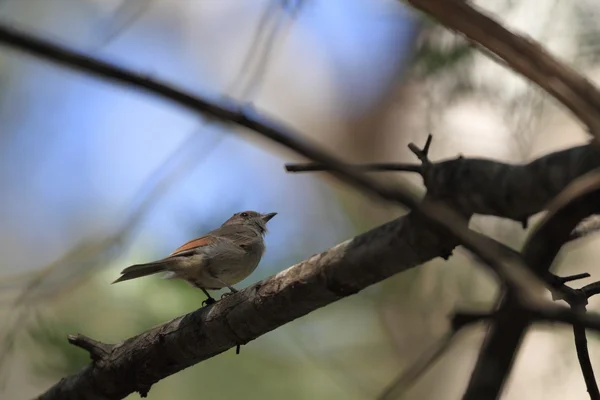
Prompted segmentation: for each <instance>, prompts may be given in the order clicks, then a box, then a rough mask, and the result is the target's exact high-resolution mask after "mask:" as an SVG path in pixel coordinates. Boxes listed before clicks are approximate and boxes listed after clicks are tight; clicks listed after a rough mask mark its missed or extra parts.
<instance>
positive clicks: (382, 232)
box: [39, 214, 456, 400]
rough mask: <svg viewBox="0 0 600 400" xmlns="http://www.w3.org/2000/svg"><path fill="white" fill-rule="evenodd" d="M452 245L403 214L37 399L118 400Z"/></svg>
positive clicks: (128, 345)
mask: <svg viewBox="0 0 600 400" xmlns="http://www.w3.org/2000/svg"><path fill="white" fill-rule="evenodd" d="M455 244H456V242H454V241H453V240H452V239H451V238H449V237H444V236H442V235H438V234H436V233H433V232H432V231H431V230H430V229H429V228H428V226H427V225H426V224H423V221H422V219H421V218H419V217H417V216H416V215H415V214H408V215H406V216H404V217H401V218H399V219H397V220H395V221H391V222H389V223H387V224H384V225H382V226H380V227H377V228H375V229H373V230H371V231H369V232H366V233H364V234H362V235H359V236H357V237H356V238H354V239H352V240H349V241H346V242H344V243H341V244H339V245H337V246H335V247H333V248H332V249H330V250H328V251H326V252H324V253H321V254H318V255H315V256H313V257H311V258H310V259H308V260H306V261H303V262H301V263H299V264H297V265H295V266H293V267H290V268H288V269H287V270H285V271H282V272H280V273H278V274H277V275H274V276H273V277H271V278H269V279H266V280H264V281H262V282H259V283H257V284H255V285H253V286H251V287H248V288H246V289H244V290H241V291H240V292H239V293H236V294H235V295H232V296H229V297H227V298H225V299H223V300H221V301H219V302H217V303H216V304H214V305H212V306H209V307H205V308H201V309H199V310H197V311H194V312H192V313H190V314H187V315H185V316H182V317H179V318H176V319H174V320H172V321H171V322H168V323H166V324H164V325H161V326H158V327H156V328H154V329H152V330H150V331H148V332H145V333H142V334H141V335H138V336H136V337H133V338H131V339H128V340H126V341H125V342H123V343H120V344H116V345H114V346H113V347H112V348H111V350H110V354H108V355H107V356H104V357H103V358H102V362H101V363H98V362H93V363H92V364H91V365H89V366H88V367H86V368H85V369H84V370H82V371H81V372H79V373H78V374H76V375H73V376H71V377H68V378H65V379H63V380H61V381H60V382H58V383H57V384H56V385H55V386H54V387H52V388H51V389H50V390H48V391H47V392H46V393H45V394H43V395H42V396H40V397H39V399H44V400H50V399H61V400H70V399H73V400H75V399H77V400H86V399H94V400H100V399H121V398H123V397H125V396H126V395H128V394H129V393H132V392H136V391H137V392H141V393H146V392H147V391H148V390H149V388H150V387H151V386H152V385H153V384H154V383H156V382H157V381H159V380H161V379H163V378H165V377H167V376H169V375H171V374H174V373H176V372H178V371H180V370H182V369H184V368H187V367H189V366H191V365H193V364H196V363H198V362H200V361H202V360H205V359H207V358H210V357H213V356H215V355H217V354H219V353H222V352H224V351H226V350H227V349H230V348H232V347H235V346H236V345H237V344H245V343H248V342H249V341H251V340H253V339H255V338H257V337H259V336H261V335H263V334H265V333H267V332H269V331H271V330H273V329H275V328H277V327H279V326H281V325H283V324H285V323H286V322H289V321H292V320H294V319H296V318H299V317H301V316H303V315H306V314H308V313H309V312H311V311H313V310H315V309H318V308H320V307H323V306H325V305H327V304H330V303H332V302H334V301H336V300H339V299H341V298H343V297H345V296H349V295H351V294H354V293H356V292H358V291H360V290H361V289H363V288H365V287H366V286H368V285H370V284H373V283H375V282H379V281H381V280H383V279H386V278H387V277H389V276H391V275H393V274H395V273H397V272H400V271H403V270H406V269H408V268H411V267H414V266H417V265H420V264H422V263H424V262H426V261H428V260H430V259H432V258H434V257H436V256H438V255H440V254H444V253H446V252H447V251H448V249H451V248H453V247H454V245H455ZM82 347H83V346H82ZM86 347H89V346H86ZM91 347H93V348H97V347H98V345H97V343H95V345H94V346H91ZM94 353H98V352H97V351H94Z"/></svg>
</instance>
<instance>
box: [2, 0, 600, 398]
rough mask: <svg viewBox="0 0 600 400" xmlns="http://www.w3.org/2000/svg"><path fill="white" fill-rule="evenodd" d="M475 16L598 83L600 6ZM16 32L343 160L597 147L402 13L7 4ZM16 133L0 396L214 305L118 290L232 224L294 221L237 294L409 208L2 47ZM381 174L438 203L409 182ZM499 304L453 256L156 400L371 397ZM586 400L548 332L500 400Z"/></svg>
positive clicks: (455, 382)
mask: <svg viewBox="0 0 600 400" xmlns="http://www.w3.org/2000/svg"><path fill="white" fill-rule="evenodd" d="M475 3H476V4H478V5H480V6H481V7H483V8H484V9H486V10H487V11H488V12H490V13H492V14H494V15H495V16H496V17H497V18H499V19H500V20H502V21H503V22H505V23H506V24H507V25H508V26H510V27H511V28H512V29H515V30H517V31H519V32H521V33H525V34H527V35H529V36H532V37H534V38H535V39H537V40H538V41H540V42H542V43H543V44H544V45H545V46H546V47H547V48H548V49H549V50H550V51H551V52H552V53H553V54H554V55H555V56H557V57H559V58H560V59H562V60H563V61H565V62H567V63H568V64H569V65H571V66H573V67H574V68H576V69H577V70H578V71H580V72H581V73H583V74H585V75H587V76H588V77H589V78H590V79H593V80H595V81H600V68H599V61H600V27H599V26H598V24H597V21H598V18H600V3H598V2H597V1H595V0H587V1H585V0H579V1H577V2H573V1H569V0H537V1H536V2H531V1H526V0H485V1H484V0H481V1H476V2H475ZM0 21H1V22H0V23H3V24H7V25H11V26H15V27H18V28H20V29H26V30H28V31H30V32H32V33H35V34H38V35H40V36H43V37H45V38H48V39H51V40H54V41H56V42H58V43H62V44H64V45H66V46H68V47H71V48H75V49H78V50H80V51H82V52H85V53H86V54H89V55H92V56H95V57H98V58H101V59H103V60H107V61H110V62H113V63H115V64H118V65H121V66H124V67H127V68H130V69H131V70H133V71H136V72H139V73H142V74H144V75H147V76H150V77H153V78H160V79H161V80H164V81H167V82H171V83H172V84H173V85H175V86H177V87H182V88H186V89H187V90H189V91H191V92H193V93H196V94H198V95H201V96H204V97H206V98H209V99H215V100H221V99H224V98H226V99H227V98H228V99H235V100H238V101H241V102H244V103H251V104H252V105H253V106H254V107H255V108H256V109H257V110H259V111H260V112H263V113H265V114H266V115H268V116H270V117H272V118H274V119H275V120H278V121H281V122H283V123H285V124H286V125H288V126H290V127H292V128H293V129H295V130H296V131H297V132H298V134H301V135H303V136H305V137H307V138H309V139H310V140H312V141H313V142H316V143H318V144H319V145H321V146H322V147H323V148H325V149H328V150H331V151H332V152H334V153H335V154H336V155H337V156H339V157H342V158H343V159H345V160H348V161H354V162H367V161H405V162H414V161H416V160H414V158H413V157H411V153H410V152H409V151H408V149H407V147H406V145H407V144H408V143H409V142H411V141H414V142H416V143H417V144H422V143H424V141H425V138H426V137H427V134H429V133H432V134H433V135H434V141H433V145H432V150H431V157H432V159H434V160H439V159H443V158H447V157H455V156H456V155H457V154H463V155H465V156H482V157H487V158H492V159H498V160H503V161H510V162H527V161H529V160H531V159H533V158H536V157H538V156H540V155H543V154H546V153H548V152H550V151H554V150H557V149H562V148H566V147H569V146H572V145H576V144H580V143H583V142H584V141H585V140H586V135H585V133H584V131H583V130H582V127H581V125H580V124H579V123H578V122H577V121H575V120H574V119H573V118H572V116H571V115H569V114H567V113H565V112H564V110H562V109H561V108H560V107H557V106H556V103H555V102H554V101H553V100H551V99H549V98H548V96H546V95H544V94H543V93H541V92H540V90H538V89H537V88H536V87H533V86H532V85H531V84H529V83H528V82H526V81H525V80H523V79H521V78H519V77H517V76H515V74H513V73H512V72H510V71H508V70H507V69H505V68H504V67H502V66H500V65H498V64H496V63H494V62H493V61H491V60H490V59H488V58H487V57H486V56H484V55H482V54H481V53H480V52H479V51H478V50H477V49H474V48H473V47H471V46H469V44H468V43H467V42H465V41H464V40H463V39H462V38H461V37H459V36H456V35H454V34H452V33H450V32H448V31H446V30H444V29H442V28H441V27H439V26H437V25H436V24H435V23H434V22H433V21H431V20H430V19H428V18H425V17H423V16H422V15H420V14H418V13H415V12H414V11H412V10H411V9H409V8H408V7H407V6H405V5H404V4H403V3H401V2H399V1H396V0H295V1H293V0H287V1H286V0H251V1H240V0H79V1H75V0H2V1H0ZM0 121H1V125H0V126H1V128H0V143H1V144H0V193H1V201H0V239H1V240H0V274H1V276H2V279H1V280H0V301H1V303H0V318H1V321H3V323H2V324H1V325H0V340H1V342H0V397H1V398H3V399H17V400H18V399H28V398H31V397H34V396H36V395H38V394H39V393H41V392H42V391H43V390H45V389H46V388H48V387H49V386H50V385H52V384H53V383H54V382H56V381H57V380H58V379H60V378H61V377H63V376H64V375H66V374H71V373H73V372H75V371H77V370H78V369H80V368H81V367H82V366H84V365H86V364H87V363H88V361H89V359H88V355H87V353H85V352H84V351H82V350H80V349H78V348H75V347H73V346H70V345H69V344H68V343H67V341H66V335H67V334H69V333H82V334H85V335H88V336H91V337H93V338H95V339H97V340H101V341H103V342H113V343H114V342H118V341H121V340H123V339H125V338H127V337H130V336H133V335H135V334H138V333H140V332H142V331H144V330H146V329H148V328H150V327H152V326H155V325H158V324H161V323H163V322H165V321H168V320H170V319H172V318H174V317H176V316H179V315H181V314H183V313H187V312H190V311H192V310H194V309H196V308H198V307H199V306H200V303H201V302H202V300H204V296H203V295H202V293H201V292H199V291H198V290H195V289H193V288H191V287H189V286H188V285H187V284H185V283H183V282H176V281H165V280H161V279H160V278H158V277H149V278H146V279H140V280H134V281H130V282H127V283H123V284H120V285H115V286H111V285H110V282H112V281H113V280H114V279H115V278H116V277H117V276H118V273H119V271H120V270H121V269H123V268H124V267H126V266H128V265H130V264H133V263H139V262H144V261H148V260H152V259H157V258H161V257H163V256H165V255H167V254H169V253H170V252H171V251H173V250H174V249H175V248H177V247H178V246H179V245H180V244H182V243H183V242H185V241H187V240H189V239H191V238H193V237H196V236H198V235H200V234H202V233H204V232H206V231H208V230H210V229H214V228H215V227H217V226H218V225H220V224H221V223H222V222H223V221H224V220H225V219H227V218H228V217H229V216H230V215H231V214H233V213H235V212H238V211H242V210H246V209H255V210H258V211H262V212H272V211H276V212H278V213H279V214H278V216H277V217H276V218H274V219H273V220H272V221H271V222H270V232H269V233H268V235H267V237H266V241H267V248H268V250H267V253H266V255H265V257H264V258H263V261H262V263H261V266H260V267H259V269H258V270H257V271H256V272H255V273H254V274H253V275H252V276H251V277H250V278H248V279H247V280H246V281H244V282H242V283H240V284H239V285H238V287H239V288H241V287H245V286H248V285H250V284H252V283H254V282H256V281H258V280H260V279H263V278H265V277H268V276H270V275H272V274H274V273H276V272H278V271H281V270H283V269H285V268H287V267H288V266H290V265H293V264H295V263H297V262H299V261H301V260H303V259H305V258H308V257H309V256H311V255H313V254H315V253H319V252H321V251H324V250H326V249H328V248H329V247H331V246H333V245H335V244H337V243H339V242H341V241H343V240H345V239H347V238H350V237H352V236H354V235H356V234H358V233H360V232H363V231H365V230H367V229H370V228H372V227H374V226H376V225H378V224H380V223H383V222H385V221H388V220H390V219H392V218H395V217H397V216H399V215H402V214H403V213H405V212H406V211H405V210H403V209H401V208H397V207H392V206H390V205H388V204H385V203H383V202H381V201H378V200H376V199H373V198H371V197H368V196H365V195H363V194H361V193H358V192H357V191H355V190H353V189H349V188H348V187H346V186H344V185H342V184H340V183H339V182H337V181H335V180H334V179H332V178H330V177H329V176H327V175H326V174H324V173H318V174H295V175H294V174H287V173H285V171H284V169H283V164H284V163H285V162H291V161H302V160H300V159H299V158H297V157H296V156H295V155H294V154H292V153H291V152H289V151H287V150H285V149H282V148H281V147H279V146H275V145H273V144H271V143H269V142H268V141H266V140H264V139H262V138H260V137H258V136H256V135H254V134H253V133H252V132H247V131H243V130H239V129H237V128H234V127H232V126H228V125H224V124H220V123H216V122H215V121H212V120H206V119H203V118H200V117H199V116H197V115H193V114H191V113H189V112H187V111H186V110H182V109H179V108H178V107H174V106H173V105H171V104H169V103H167V102H165V101H162V100H157V99H156V98H154V97H152V96H149V95H147V94H145V93H139V92H135V91H132V90H130V89H127V88H123V87H120V86H118V85H114V84H112V83H107V82H104V81H100V80H97V79H95V78H92V77H88V76H85V75H84V74H81V73H79V72H75V71H72V70H68V69H64V68H60V67H57V66H54V65H51V64H47V63H45V62H42V61H39V60H36V59H35V58H33V57H30V56H26V55H23V54H21V53H18V52H15V51H13V50H9V49H7V48H2V49H1V51H0ZM377 178H378V179H381V180H384V181H388V182H391V183H393V182H395V181H400V180H402V182H404V183H406V182H410V184H411V185H413V186H412V187H413V189H414V190H415V191H420V192H423V189H422V183H421V181H420V179H419V178H418V177H415V176H407V175H406V174H388V173H385V174H377ZM472 227H473V228H474V229H477V230H479V231H482V232H484V233H486V234H489V235H491V236H493V237H495V238H497V239H499V240H502V241H503V242H504V243H506V244H509V245H510V246H513V247H515V248H520V246H521V244H522V242H523V239H524V238H525V235H526V232H524V231H523V230H522V229H521V227H520V226H519V225H518V224H517V223H514V222H509V221H502V220H500V219H497V218H491V217H476V218H474V219H473V222H472ZM596 240H597V239H596V238H594V237H590V238H586V239H584V240H581V241H579V242H577V243H575V244H573V245H570V246H569V248H568V250H569V251H568V252H565V254H564V255H563V256H562V257H561V260H560V265H559V266H558V267H557V270H558V271H559V272H560V273H568V272H584V271H587V272H590V273H592V275H595V276H596V277H597V276H598V275H597V274H598V273H599V272H600V271H599V270H598V268H597V265H596V264H595V260H596V259H597V257H598V256H600V254H599V250H598V249H597V247H598V246H595V244H596V243H597V242H596ZM494 294H495V284H494V282H493V281H492V280H491V279H490V277H489V276H488V275H487V274H486V273H485V272H483V271H482V269H481V268H479V267H478V266H477V265H475V264H474V262H473V261H472V259H471V258H470V257H469V256H468V254H467V253H466V252H465V251H463V250H457V251H456V252H455V255H454V256H453V257H452V258H451V259H450V260H449V261H448V262H444V261H442V260H434V261H432V262H430V263H428V264H426V265H423V266H420V267H418V268H415V269H413V270H411V271H408V272H405V273H403V274H400V275H398V276H395V277H393V278H391V279H388V280H387V281H385V282H382V283H380V284H378V285H375V286H373V287H370V288H368V289H367V290H364V291H363V292H361V293H359V294H357V295H355V296H352V297H350V298H347V299H345V300H342V301H339V302H337V303H335V304H333V305H331V306H328V307H326V308H323V309H320V310H318V311H316V312H313V313H311V314H310V315H308V316H306V317H304V318H301V319H299V320H296V321H294V322H292V323H290V324H287V325H285V326H283V327H281V328H279V329H277V330H276V331H274V332H271V333H269V334H267V335H264V336H262V337H260V338H259V339H257V340H255V341H253V342H251V343H249V344H248V345H247V346H244V347H243V348H242V352H241V355H239V356H236V355H235V354H234V352H233V351H228V352H226V353H225V354H222V355H219V356H217V357H215V358H213V359H210V360H207V361H205V362H202V363H200V364H198V365H196V366H194V367H191V368H188V369H186V370H185V371H183V372H180V373H178V374H176V375H174V376H171V377H169V378H167V379H165V380H162V381H161V382H159V383H158V384H156V385H155V386H154V387H153V388H152V390H151V391H150V393H149V396H148V399H152V400H159V399H181V400H185V399H197V398H210V399H214V400H218V399H231V398H245V399H278V398H284V397H285V398H288V399H315V398H316V399H321V398H327V399H372V398H375V397H376V396H377V395H378V394H379V393H381V392H382V391H383V389H384V388H385V387H386V386H387V385H388V384H389V383H390V382H392V381H393V380H394V379H395V378H396V377H397V376H398V375H399V374H400V373H401V371H402V370H403V369H405V368H406V367H407V366H409V365H410V364H411V363H412V362H414V361H415V360H416V359H417V358H418V356H419V355H420V354H421V353H423V352H424V351H426V350H427V349H428V348H430V347H431V346H432V345H433V344H435V343H436V341H437V340H438V339H439V338H440V337H442V336H443V335H444V333H445V332H446V331H447V330H448V320H447V317H448V315H449V314H450V313H451V312H452V310H455V309H456V308H458V307H470V306H480V305H486V304H490V303H491V301H492V300H493V296H494ZM219 295H220V294H218V293H217V294H216V296H219ZM599 307H600V304H599V303H598V301H597V300H596V301H594V300H592V302H591V306H590V309H598V308H599ZM483 333H484V331H483V329H481V327H474V328H470V329H469V330H468V331H465V332H463V333H461V334H460V336H459V338H458V340H457V341H456V343H454V344H453V345H452V347H451V349H450V350H449V351H448V353H446V354H445V355H444V356H443V357H442V359H441V360H440V362H439V363H437V364H436V365H435V366H434V367H433V368H432V369H431V370H430V371H429V372H428V373H427V374H426V375H425V376H424V377H423V378H422V379H420V380H419V381H418V382H415V384H414V385H413V387H412V388H411V389H410V390H409V391H408V392H406V393H404V397H403V398H405V399H456V398H460V395H461V393H462V390H464V388H465V386H466V384H467V382H468V376H469V373H470V370H471V368H472V366H473V364H474V361H475V356H476V354H477V351H478V349H479V345H480V341H481V338H482V337H483ZM589 340H590V347H591V355H592V363H593V364H595V365H598V366H600V347H599V346H598V341H597V338H595V337H594V336H593V335H590V336H589ZM585 395H586V393H585V386H584V382H583V378H582V377H581V373H580V372H579V366H578V364H577V359H576V355H575V351H574V344H573V340H572V334H571V331H570V329H568V328H563V327H558V326H557V327H553V326H543V327H537V328H536V329H535V330H534V331H533V332H532V333H531V334H530V335H529V336H527V339H526V342H525V346H524V350H523V351H522V352H521V353H520V356H519V358H518V360H517V363H516V367H515V369H514V370H513V374H512V375H511V377H510V381H509V383H508V386H507V389H506V391H505V398H507V399H565V398H584V397H585ZM128 398H131V399H134V398H138V395H137V394H135V395H131V396H130V397H128Z"/></svg>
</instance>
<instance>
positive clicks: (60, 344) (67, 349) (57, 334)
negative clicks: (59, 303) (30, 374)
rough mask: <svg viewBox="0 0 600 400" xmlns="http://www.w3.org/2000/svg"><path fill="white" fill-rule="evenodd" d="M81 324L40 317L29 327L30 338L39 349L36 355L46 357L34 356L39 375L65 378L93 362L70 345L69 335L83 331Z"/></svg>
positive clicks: (86, 354) (34, 365) (34, 363)
mask: <svg viewBox="0 0 600 400" xmlns="http://www.w3.org/2000/svg"><path fill="white" fill-rule="evenodd" d="M79 328H80V326H79V324H77V323H76V322H74V321H69V320H66V319H64V318H60V319H59V318H53V319H51V318H50V317H49V316H44V317H39V318H38V321H36V323H35V324H31V325H30V327H29V332H28V333H29V337H30V339H31V340H32V341H33V343H34V344H35V346H36V353H37V354H38V355H39V354H44V356H42V357H32V360H33V368H34V372H35V373H36V374H40V375H43V376H47V377H51V378H52V379H57V378H61V377H64V376H67V375H70V374H73V373H75V372H77V371H79V370H80V369H81V368H83V367H85V366H86V365H87V364H89V363H90V357H89V355H88V353H86V352H85V351H81V349H80V348H78V347H75V346H72V345H70V344H69V343H68V342H67V339H66V338H67V335H69V334H73V333H74V332H77V331H79V330H80V329H79Z"/></svg>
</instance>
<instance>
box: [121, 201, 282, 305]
mask: <svg viewBox="0 0 600 400" xmlns="http://www.w3.org/2000/svg"><path fill="white" fill-rule="evenodd" d="M275 215H277V213H274V212H272V213H267V214H261V213H259V212H256V211H243V212H238V213H235V214H233V215H232V216H231V217H230V218H229V219H228V220H227V221H225V222H224V223H223V224H222V225H221V226H220V227H219V228H217V229H214V230H212V231H210V232H208V233H206V234H205V235H202V236H200V237H199V238H196V239H193V240H190V241H189V242H187V243H185V244H183V245H182V246H180V247H179V248H177V250H175V251H174V252H172V253H171V254H170V255H169V256H167V257H165V258H163V259H160V260H157V261H152V262H149V263H145V264H136V265H132V266H129V267H127V268H125V269H124V270H123V271H121V276H120V277H119V278H118V279H116V280H115V281H114V282H112V283H113V284H114V283H117V282H123V281H128V280H130V279H136V278H140V277H143V276H147V275H153V274H157V273H160V272H165V273H166V274H165V276H164V278H165V279H183V280H185V281H187V282H188V283H190V284H191V285H192V286H194V287H197V288H199V289H201V290H202V291H203V292H204V294H205V295H206V300H204V301H203V302H202V305H209V304H213V303H215V302H216V300H215V299H214V298H213V297H211V295H210V294H209V293H208V290H219V289H222V288H225V287H227V288H228V289H229V290H230V293H225V294H224V295H223V296H226V295H230V294H233V293H236V292H237V289H235V288H234V287H233V285H234V284H236V283H238V282H240V281H242V280H244V279H245V278H247V277H248V276H249V275H250V274H251V273H252V272H254V270H255V269H256V267H258V264H259V262H260V260H261V258H262V256H263V254H264V252H265V249H266V247H265V242H264V235H265V234H266V233H267V222H269V221H270V220H271V218H273V217H274V216H275ZM223 296H221V297H223Z"/></svg>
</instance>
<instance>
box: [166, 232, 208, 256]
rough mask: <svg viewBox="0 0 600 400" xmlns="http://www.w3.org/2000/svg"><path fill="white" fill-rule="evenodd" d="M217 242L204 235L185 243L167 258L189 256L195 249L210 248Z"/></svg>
mask: <svg viewBox="0 0 600 400" xmlns="http://www.w3.org/2000/svg"><path fill="white" fill-rule="evenodd" d="M217 241H218V238H216V237H215V236H212V235H204V236H200V237H199V238H196V239H192V240H190V241H189V242H187V243H185V244H184V245H182V246H181V247H179V248H178V249H177V250H175V251H174V252H172V253H171V254H169V257H173V256H186V255H189V254H191V253H192V252H193V250H195V249H196V248H197V247H204V246H210V245H213V244H215V243H216V242H217Z"/></svg>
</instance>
